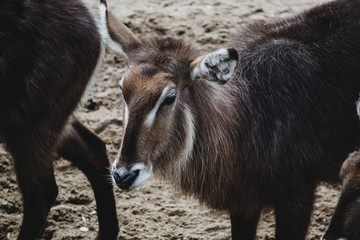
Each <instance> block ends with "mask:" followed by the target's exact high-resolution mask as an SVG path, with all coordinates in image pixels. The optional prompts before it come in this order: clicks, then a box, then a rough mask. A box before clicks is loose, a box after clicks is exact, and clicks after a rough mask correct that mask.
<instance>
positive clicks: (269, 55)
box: [100, 0, 360, 240]
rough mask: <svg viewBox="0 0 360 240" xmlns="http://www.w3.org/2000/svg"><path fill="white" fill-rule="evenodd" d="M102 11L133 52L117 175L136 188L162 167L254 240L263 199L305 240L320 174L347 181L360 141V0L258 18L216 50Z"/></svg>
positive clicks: (118, 43)
mask: <svg viewBox="0 0 360 240" xmlns="http://www.w3.org/2000/svg"><path fill="white" fill-rule="evenodd" d="M239 7H240V6H239ZM100 13H101V14H102V18H107V21H108V29H109V32H108V34H109V37H108V41H109V42H110V43H111V44H110V45H111V46H112V47H113V49H115V50H117V51H118V52H119V53H121V54H125V55H126V57H127V58H128V59H129V62H130V64H129V70H128V71H127V72H126V74H125V75H124V77H123V79H122V80H121V82H120V86H121V88H122V92H123V96H124V102H125V117H124V127H125V132H124V136H123V141H122V146H121V149H120V151H119V154H118V156H117V158H116V160H115V162H114V164H113V173H112V174H113V178H114V181H115V182H116V184H117V185H118V186H119V187H120V188H124V189H131V188H135V187H137V186H139V185H141V184H142V183H143V182H144V181H145V180H146V179H147V178H148V177H149V176H150V175H151V173H152V172H154V173H156V174H158V175H159V176H163V177H165V178H166V179H169V180H170V181H171V182H173V183H174V184H175V185H176V186H177V187H178V188H180V189H181V190H182V192H184V193H185V194H188V195H192V196H196V197H197V198H198V199H199V200H200V201H201V202H202V203H205V204H207V205H208V206H210V207H212V208H215V209H219V210H226V211H228V212H229V213H230V218H231V229H232V230H231V231H232V237H233V239H254V237H255V235H256V227H257V223H258V219H259V215H260V213H261V210H262V209H263V208H264V207H265V206H270V207H273V208H274V210H275V215H276V236H275V238H276V239H278V240H281V239H286V240H288V239H305V236H306V233H307V229H308V225H309V221H310V218H311V212H312V208H313V203H314V190H315V188H316V186H317V184H318V183H319V182H321V181H328V182H336V181H338V180H339V179H338V172H339V170H340V167H341V164H342V162H343V160H344V159H345V158H346V156H347V155H348V153H350V152H352V151H353V150H354V149H355V148H356V146H357V145H358V144H359V138H360V126H359V124H358V118H357V115H356V113H355V111H354V106H355V102H356V100H357V98H358V94H359V92H360V2H359V1H355V0H338V1H333V2H329V3H325V4H323V5H320V6H317V7H314V8H312V9H310V10H307V11H304V12H302V13H301V14H299V15H296V16H294V17H290V18H286V19H282V20H278V21H275V22H256V23H253V24H251V25H249V26H248V27H245V28H244V29H242V30H241V31H239V32H238V33H237V34H235V36H233V37H232V38H230V39H229V42H228V44H227V45H226V46H225V47H224V48H221V49H220V50H217V51H215V52H212V53H209V54H207V55H201V54H200V53H199V52H198V51H196V50H195V49H194V48H193V47H191V46H190V45H189V44H187V43H185V42H184V41H182V40H176V39H173V38H160V37H152V38H144V39H139V38H137V37H136V36H135V35H134V34H133V33H132V32H131V31H130V30H129V29H128V28H126V26H124V25H123V24H122V23H121V22H118V24H114V23H115V22H116V18H115V17H114V16H113V15H112V14H111V13H108V12H106V7H105V5H101V6H100ZM109 23H111V24H109ZM224 82H226V84H224V85H219V84H217V83H224Z"/></svg>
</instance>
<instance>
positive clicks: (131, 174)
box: [112, 163, 152, 190]
mask: <svg viewBox="0 0 360 240" xmlns="http://www.w3.org/2000/svg"><path fill="white" fill-rule="evenodd" d="M151 173H152V166H151V165H150V166H146V165H145V164H143V163H137V164H135V165H134V166H133V167H132V168H131V169H130V170H128V169H126V168H125V167H122V168H116V167H115V166H113V167H112V179H113V181H114V183H115V184H116V186H118V187H119V188H121V189H124V190H131V189H134V188H137V187H139V186H141V185H142V184H143V183H144V182H146V180H147V179H148V178H149V177H150V176H151Z"/></svg>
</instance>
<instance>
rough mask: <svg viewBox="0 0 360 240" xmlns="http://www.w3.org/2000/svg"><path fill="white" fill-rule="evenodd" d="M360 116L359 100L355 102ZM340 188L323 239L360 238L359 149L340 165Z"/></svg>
mask: <svg viewBox="0 0 360 240" xmlns="http://www.w3.org/2000/svg"><path fill="white" fill-rule="evenodd" d="M357 110H358V115H359V116H360V101H359V102H358V103H357ZM340 178H341V181H342V184H343V185H342V190H341V194H340V198H339V201H338V204H337V206H336V208H335V212H334V214H333V216H332V219H331V222H330V225H329V228H328V230H327V231H326V234H325V235H324V237H323V240H341V239H342V240H357V239H360V151H355V152H353V153H351V154H350V155H349V157H348V158H347V159H346V160H345V162H344V163H343V165H342V167H341V171H340Z"/></svg>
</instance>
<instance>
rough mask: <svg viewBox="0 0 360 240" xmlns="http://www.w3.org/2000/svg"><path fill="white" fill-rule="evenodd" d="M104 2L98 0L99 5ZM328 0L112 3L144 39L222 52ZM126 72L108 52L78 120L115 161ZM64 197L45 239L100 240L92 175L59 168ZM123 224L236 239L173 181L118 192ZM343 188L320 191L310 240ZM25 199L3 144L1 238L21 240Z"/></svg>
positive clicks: (268, 227)
mask: <svg viewBox="0 0 360 240" xmlns="http://www.w3.org/2000/svg"><path fill="white" fill-rule="evenodd" d="M91 1H96V0H91ZM320 2H322V0H271V1H270V0H252V1H251V0H249V1H245V0H239V1H229V0H226V1H220V0H219V1H216V0H210V1H202V0H200V1H194V0H181V1H180V0H173V1H161V0H149V1H147V2H145V1H137V0H108V3H109V8H110V9H111V11H112V12H113V13H115V15H117V16H118V17H119V18H121V19H122V20H123V21H124V22H125V23H126V24H127V25H128V26H129V27H130V28H131V29H132V30H133V31H134V32H135V33H136V34H138V35H139V36H146V35H152V34H158V35H167V36H172V37H178V38H183V39H186V40H187V41H191V42H192V43H193V44H194V45H195V46H196V47H198V48H199V49H201V50H203V51H209V50H215V49H217V48H218V47H219V46H220V45H221V44H222V43H224V42H225V41H226V39H227V37H228V36H229V35H230V34H232V33H234V32H235V31H236V29H237V28H239V27H241V26H243V25H244V24H246V23H248V22H251V21H253V20H256V19H265V20H269V19H274V18H277V17H286V16H289V15H291V14H293V13H296V12H299V11H301V10H303V9H306V8H308V7H311V6H314V5H315V4H318V3H320ZM125 69H126V63H125V62H124V61H123V60H122V59H121V57H118V56H115V55H114V54H113V53H111V52H108V53H107V55H106V60H105V63H104V65H103V68H102V71H101V73H100V75H99V79H98V81H97V83H96V87H95V89H94V94H93V100H94V101H95V102H96V105H95V108H94V109H93V110H89V109H87V108H86V107H79V109H78V111H77V115H78V116H79V117H80V119H82V121H83V122H84V123H85V124H86V125H87V126H89V127H90V128H91V129H92V130H94V131H95V132H96V133H98V134H99V135H100V136H101V138H102V139H103V140H104V141H105V142H106V143H107V149H108V153H109V158H110V160H111V162H112V160H113V159H114V157H115V154H116V152H117V150H118V149H119V145H120V142H121V137H122V127H121V125H122V97H121V92H120V89H119V88H118V86H117V82H118V81H119V80H120V78H121V75H122V73H123V72H124V71H125ZM54 164H55V166H56V167H55V168H56V178H57V182H58V186H59V191H60V193H59V196H58V198H57V200H56V202H55V204H54V206H53V208H52V209H51V212H50V214H49V216H48V222H47V227H46V229H45V231H44V233H43V234H42V239H93V238H94V237H95V236H96V231H97V228H98V226H97V217H96V208H95V202H94V197H93V194H92V190H91V188H90V185H89V183H88V182H87V180H86V178H85V177H84V175H83V174H82V173H81V172H80V171H79V170H78V169H77V168H75V167H74V166H72V165H71V164H70V163H69V162H67V161H66V160H63V159H59V160H57V161H56V162H55V163H54ZM114 192H115V195H116V201H117V203H116V204H117V211H118V219H119V222H120V229H121V230H120V235H119V239H230V222H229V217H228V215H227V214H226V213H219V212H215V211H213V210H210V209H207V208H206V207H205V206H201V205H199V204H198V202H197V201H196V200H195V199H189V198H184V197H182V196H181V195H180V194H179V193H177V192H175V191H174V189H173V187H172V186H171V185H169V184H168V183H167V182H163V181H160V180H158V179H154V178H151V179H150V180H149V181H148V182H147V183H146V184H145V185H144V186H142V187H141V188H138V189H135V190H133V191H130V192H126V191H121V190H119V189H115V190H114ZM338 195H339V189H338V187H331V186H327V185H321V186H319V187H318V189H317V193H316V196H317V199H316V203H315V210H314V213H313V218H312V222H311V227H310V229H309V234H308V237H307V238H308V239H319V238H320V236H321V235H322V234H323V233H324V231H325V229H326V226H327V225H328V223H329V219H330V216H331V214H332V212H333V209H334V206H335V204H336V201H337V197H338ZM21 208H22V207H21V197H20V195H19V192H18V188H17V185H16V178H15V175H14V171H13V164H12V160H11V156H10V155H9V154H8V153H6V152H5V150H4V149H3V148H2V147H1V146H0V216H1V217H0V239H15V238H16V236H17V233H18V229H19V225H20V223H21V218H22V210H21ZM274 226H275V222H274V217H273V215H272V210H271V209H268V210H264V211H263V214H262V219H261V222H260V223H259V226H258V234H257V238H258V239H272V238H273V236H274V230H273V228H274Z"/></svg>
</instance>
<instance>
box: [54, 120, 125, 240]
mask: <svg viewBox="0 0 360 240" xmlns="http://www.w3.org/2000/svg"><path fill="white" fill-rule="evenodd" d="M58 153H59V155H60V156H62V157H64V158H66V159H68V160H70V161H72V162H73V163H74V164H75V165H77V166H78V167H79V168H80V170H81V171H83V172H84V174H85V175H86V177H87V178H88V179H89V181H90V183H91V186H92V188H93V191H94V194H95V200H96V206H97V214H98V220H99V233H98V236H97V239H99V240H100V239H101V240H112V239H116V237H117V235H118V232H119V226H118V220H117V215H116V208H115V199H114V194H113V185H112V182H111V180H110V179H111V177H110V163H109V160H108V158H107V154H106V148H105V144H104V142H103V141H102V140H101V139H100V138H99V137H97V136H96V135H95V134H94V133H92V132H90V130H88V129H87V128H86V127H85V126H84V125H82V124H81V123H80V122H78V121H73V122H72V123H70V124H69V125H68V126H67V127H66V129H65V132H64V133H63V137H62V139H61V141H60V144H59V147H58Z"/></svg>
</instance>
